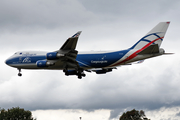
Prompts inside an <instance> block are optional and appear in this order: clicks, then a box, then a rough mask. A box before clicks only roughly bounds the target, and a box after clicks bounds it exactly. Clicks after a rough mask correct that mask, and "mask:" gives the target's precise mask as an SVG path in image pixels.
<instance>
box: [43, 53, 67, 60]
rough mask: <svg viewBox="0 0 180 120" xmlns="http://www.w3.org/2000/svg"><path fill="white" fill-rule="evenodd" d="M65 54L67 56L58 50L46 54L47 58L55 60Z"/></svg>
mask: <svg viewBox="0 0 180 120" xmlns="http://www.w3.org/2000/svg"><path fill="white" fill-rule="evenodd" d="M63 56H65V55H64V54H61V53H58V52H50V53H47V54H46V58H47V59H48V60H55V59H58V58H60V57H63Z"/></svg>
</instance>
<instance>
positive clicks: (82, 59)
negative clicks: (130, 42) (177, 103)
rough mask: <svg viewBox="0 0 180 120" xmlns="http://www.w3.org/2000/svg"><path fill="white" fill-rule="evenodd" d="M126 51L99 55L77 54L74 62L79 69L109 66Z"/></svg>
mask: <svg viewBox="0 0 180 120" xmlns="http://www.w3.org/2000/svg"><path fill="white" fill-rule="evenodd" d="M128 51H129V49H128V50H122V51H117V52H109V53H99V54H78V55H77V58H76V60H77V61H78V63H79V65H80V66H81V67H89V68H100V67H108V66H109V65H111V64H113V63H115V62H117V61H118V60H119V59H121V58H122V57H123V56H124V55H125V54H126V53H127V52H128Z"/></svg>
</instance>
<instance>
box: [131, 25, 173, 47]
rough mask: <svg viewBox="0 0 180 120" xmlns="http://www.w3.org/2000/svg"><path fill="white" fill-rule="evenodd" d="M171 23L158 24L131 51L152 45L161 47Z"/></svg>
mask: <svg viewBox="0 0 180 120" xmlns="http://www.w3.org/2000/svg"><path fill="white" fill-rule="evenodd" d="M169 23H170V22H160V23H159V24H157V25H156V26H155V27H154V28H153V29H152V30H151V31H149V32H148V33H147V34H146V35H145V36H144V37H142V38H141V39H140V40H139V41H138V42H137V43H136V44H135V45H133V46H132V47H131V49H141V48H143V47H145V46H149V45H151V44H158V46H159V47H160V45H161V42H162V41H163V38H164V36H165V33H166V31H167V28H168V26H169Z"/></svg>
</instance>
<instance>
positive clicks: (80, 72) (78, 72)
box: [63, 68, 86, 79]
mask: <svg viewBox="0 0 180 120" xmlns="http://www.w3.org/2000/svg"><path fill="white" fill-rule="evenodd" d="M63 72H64V73H65V75H66V76H69V75H77V77H78V78H79V79H81V78H82V77H85V76H86V74H84V72H83V70H82V69H78V70H68V69H67V68H65V69H64V70H63Z"/></svg>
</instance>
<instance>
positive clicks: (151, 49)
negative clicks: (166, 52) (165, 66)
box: [138, 44, 159, 55]
mask: <svg viewBox="0 0 180 120" xmlns="http://www.w3.org/2000/svg"><path fill="white" fill-rule="evenodd" d="M155 53H159V47H158V44H154V45H150V46H149V47H147V48H146V49H144V50H142V51H141V52H139V53H138V55H144V54H155Z"/></svg>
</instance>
